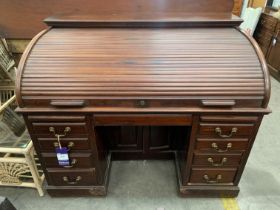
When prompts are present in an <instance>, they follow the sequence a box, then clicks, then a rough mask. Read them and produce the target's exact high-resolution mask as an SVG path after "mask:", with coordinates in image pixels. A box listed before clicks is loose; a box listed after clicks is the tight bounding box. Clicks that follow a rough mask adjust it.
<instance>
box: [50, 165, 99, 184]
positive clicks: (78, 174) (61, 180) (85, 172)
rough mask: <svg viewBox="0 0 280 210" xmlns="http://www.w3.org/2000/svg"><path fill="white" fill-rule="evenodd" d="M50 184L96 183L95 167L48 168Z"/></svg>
mask: <svg viewBox="0 0 280 210" xmlns="http://www.w3.org/2000/svg"><path fill="white" fill-rule="evenodd" d="M47 171H48V175H49V178H50V183H48V184H50V185H55V186H87V185H95V184H96V175H95V168H92V169H67V170H64V169H59V170H58V169H47Z"/></svg>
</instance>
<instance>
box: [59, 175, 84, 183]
mask: <svg viewBox="0 0 280 210" xmlns="http://www.w3.org/2000/svg"><path fill="white" fill-rule="evenodd" d="M62 179H63V181H64V182H67V184H77V183H78V182H79V181H81V180H82V177H81V176H77V177H76V178H75V180H74V181H69V178H68V176H64V177H62Z"/></svg>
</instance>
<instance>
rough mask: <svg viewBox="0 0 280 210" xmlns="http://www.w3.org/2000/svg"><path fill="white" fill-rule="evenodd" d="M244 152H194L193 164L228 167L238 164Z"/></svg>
mask: <svg viewBox="0 0 280 210" xmlns="http://www.w3.org/2000/svg"><path fill="white" fill-rule="evenodd" d="M241 157H242V153H237V154H213V153H194V157H193V166H205V167H227V166H231V167H232V166H238V165H239V163H240V160H241Z"/></svg>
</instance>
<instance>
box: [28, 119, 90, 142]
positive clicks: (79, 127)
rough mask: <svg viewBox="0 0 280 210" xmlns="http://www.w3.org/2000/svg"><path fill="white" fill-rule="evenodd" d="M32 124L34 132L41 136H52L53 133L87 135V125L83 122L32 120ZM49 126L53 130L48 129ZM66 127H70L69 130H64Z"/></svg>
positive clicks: (70, 135)
mask: <svg viewBox="0 0 280 210" xmlns="http://www.w3.org/2000/svg"><path fill="white" fill-rule="evenodd" d="M32 126H33V132H34V134H36V135H37V136H42V137H43V136H44V137H54V133H55V134H60V135H63V134H65V137H77V136H78V137H82V136H83V137H85V136H87V125H86V123H84V122H75V123H72V122H71V123H68V122H55V123H53V122H50V123H49V122H33V123H32ZM51 127H52V128H54V131H53V132H51V131H50V128H51ZM66 128H70V130H68V131H67V132H65V129H66ZM62 138H63V137H62Z"/></svg>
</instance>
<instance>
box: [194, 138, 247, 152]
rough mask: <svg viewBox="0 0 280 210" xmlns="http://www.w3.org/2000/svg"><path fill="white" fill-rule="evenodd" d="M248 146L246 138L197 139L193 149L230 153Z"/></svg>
mask: <svg viewBox="0 0 280 210" xmlns="http://www.w3.org/2000/svg"><path fill="white" fill-rule="evenodd" d="M247 147H248V140H247V139H230V140H221V139H201V138H199V139H197V142H196V145H195V149H196V150H199V151H204V152H213V153H230V152H235V151H244V150H246V149H247Z"/></svg>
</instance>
